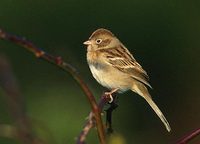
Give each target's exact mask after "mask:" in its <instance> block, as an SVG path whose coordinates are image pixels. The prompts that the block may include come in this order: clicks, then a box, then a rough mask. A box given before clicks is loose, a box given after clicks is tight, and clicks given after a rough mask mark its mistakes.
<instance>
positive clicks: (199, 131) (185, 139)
mask: <svg viewBox="0 0 200 144" xmlns="http://www.w3.org/2000/svg"><path fill="white" fill-rule="evenodd" d="M198 135H200V128H198V129H196V130H194V131H192V132H190V133H189V134H187V135H186V136H184V137H183V138H181V139H180V140H179V141H178V142H176V144H187V143H188V142H189V141H191V140H192V139H194V138H195V137H196V136H198Z"/></svg>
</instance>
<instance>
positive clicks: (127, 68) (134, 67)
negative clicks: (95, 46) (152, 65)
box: [106, 46, 152, 88]
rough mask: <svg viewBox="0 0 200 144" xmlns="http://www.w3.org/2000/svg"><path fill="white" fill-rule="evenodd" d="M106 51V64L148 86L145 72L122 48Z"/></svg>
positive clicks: (126, 50)
mask: <svg viewBox="0 0 200 144" xmlns="http://www.w3.org/2000/svg"><path fill="white" fill-rule="evenodd" d="M106 51H107V55H106V57H107V60H108V61H107V62H108V64H110V65H112V66H113V67H115V68H117V69H118V70H120V71H122V72H124V73H127V74H129V75H130V76H131V77H132V78H134V79H136V80H138V81H140V82H142V83H144V84H145V85H147V86H149V87H150V88H152V87H151V85H150V84H149V82H148V81H149V77H148V75H147V73H146V71H145V70H143V68H142V67H141V65H140V64H139V63H137V61H136V60H135V59H134V58H133V56H132V55H131V53H130V52H129V51H128V49H126V48H125V47H124V46H120V47H115V48H109V49H107V50H106Z"/></svg>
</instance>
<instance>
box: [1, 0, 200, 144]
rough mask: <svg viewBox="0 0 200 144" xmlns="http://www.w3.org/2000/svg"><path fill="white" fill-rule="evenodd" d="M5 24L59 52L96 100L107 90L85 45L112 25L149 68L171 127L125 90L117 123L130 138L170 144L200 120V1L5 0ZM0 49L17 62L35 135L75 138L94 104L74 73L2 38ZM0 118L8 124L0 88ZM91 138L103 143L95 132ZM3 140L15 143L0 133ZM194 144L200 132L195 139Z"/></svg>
mask: <svg viewBox="0 0 200 144" xmlns="http://www.w3.org/2000/svg"><path fill="white" fill-rule="evenodd" d="M0 27H1V28H3V29H4V30H6V31H9V32H12V33H14V34H17V35H21V36H25V37H26V38H27V39H29V40H31V41H32V42H33V43H35V44H36V45H37V46H39V47H41V48H43V49H44V50H45V51H47V52H49V53H51V54H53V55H57V56H62V57H63V59H64V60H65V61H67V62H69V63H71V64H72V65H73V66H74V67H76V68H77V70H78V71H79V72H80V74H81V75H82V77H83V79H84V80H85V81H86V82H87V84H88V86H89V87H90V88H91V90H92V92H93V93H94V94H95V96H96V98H97V100H98V99H99V97H100V95H101V94H102V92H103V90H104V88H102V87H101V86H100V85H99V84H98V83H97V82H96V81H95V80H94V79H93V77H92V75H91V73H90V71H89V69H88V66H87V62H86V49H85V47H84V46H83V44H82V43H83V41H85V40H87V39H88V37H89V36H90V34H91V33H92V32H93V31H94V30H95V29H97V28H100V27H103V28H107V29H110V30H111V31H112V32H113V33H114V34H115V35H116V36H117V37H118V38H119V39H120V40H121V41H122V42H123V43H124V44H125V45H126V46H127V47H128V48H129V50H130V51H131V52H132V53H133V55H134V57H135V58H136V59H137V61H138V62H139V63H140V64H141V65H142V66H143V67H144V69H145V70H146V71H147V72H148V74H149V76H150V80H151V82H150V83H151V85H152V86H153V88H154V89H153V90H151V91H150V93H151V94H152V96H153V99H154V100H155V102H156V103H157V104H158V106H159V107H160V109H161V110H162V111H163V113H164V114H165V116H166V117H167V119H168V121H169V122H170V124H171V127H172V132H171V133H168V132H167V131H166V130H165V128H164V126H163V124H162V123H161V122H160V120H159V119H158V118H157V116H156V115H155V114H154V112H153V111H152V110H151V108H150V107H149V106H148V104H147V103H146V102H145V101H144V100H143V99H142V98H141V97H139V96H138V95H136V94H134V93H132V92H126V93H124V94H121V95H120V97H119V107H118V109H117V110H116V111H115V112H114V116H113V126H114V129H115V131H116V133H117V134H119V135H120V136H122V137H123V138H124V139H125V141H126V143H127V144H147V143H152V144H169V143H173V142H174V141H176V140H177V139H178V138H180V137H181V136H182V135H184V134H186V133H187V132H190V131H191V130H193V129H196V128H198V127H199V126H200V95H199V90H200V72H199V71H200V1H198V0H196V1H195V0H191V1H188V0H182V1H179V0H165V1H160V0H123V1H122V0H121V1H120V0H110V1H108V0H107V1H102V0H96V1H95V0H84V1H83V0H82V1H81V0H57V1H55V0H40V1H39V0H1V1H0ZM0 54H1V55H5V56H6V57H7V58H8V59H9V61H10V62H11V64H12V69H13V71H14V73H15V76H16V77H17V80H18V83H19V85H20V90H21V93H22V95H23V98H24V101H25V105H26V113H27V115H28V116H30V117H31V118H32V119H34V121H35V124H34V125H35V127H36V128H35V129H36V133H37V134H38V135H40V136H41V137H46V139H49V137H50V138H51V141H50V143H55V144H64V143H67V144H73V143H75V138H76V137H77V136H78V134H79V132H80V131H81V129H82V127H83V125H84V123H85V118H86V117H87V115H88V113H89V111H90V106H89V103H88V101H87V99H86V97H85V95H84V94H83V92H82V91H81V90H80V88H79V86H78V85H77V84H76V82H75V81H74V80H73V79H72V77H71V76H70V75H69V74H66V73H65V72H63V71H61V70H60V69H58V68H57V67H55V66H53V65H50V64H48V63H47V62H45V61H41V60H39V59H36V58H35V57H34V55H32V54H31V53H29V52H27V51H26V50H24V49H23V48H21V47H19V46H16V45H15V44H12V43H10V42H6V41H2V40H0ZM103 118H104V117H103ZM0 122H1V123H8V124H9V123H11V120H10V116H9V114H8V108H7V105H6V103H5V99H4V97H3V93H2V90H0ZM11 124H12V123H11ZM41 127H45V130H44V128H43V129H42V128H41ZM87 140H88V143H89V144H91V143H92V144H96V143H98V138H97V134H96V130H92V131H91V132H90V134H89V136H88V138H87ZM0 143H1V144H16V143H17V142H16V141H15V140H12V139H8V138H2V137H1V138H0ZM197 143H200V138H199V137H198V138H196V139H195V140H193V141H192V142H191V144H197Z"/></svg>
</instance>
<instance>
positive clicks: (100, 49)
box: [84, 28, 171, 132]
mask: <svg viewBox="0 0 200 144" xmlns="http://www.w3.org/2000/svg"><path fill="white" fill-rule="evenodd" d="M84 44H85V45H87V61H88V65H89V67H90V70H91V72H92V75H93V77H94V78H95V79H96V80H97V81H98V82H99V83H100V84H101V85H102V86H104V87H106V88H108V89H110V90H111V91H110V92H108V93H107V94H109V95H110V96H112V93H114V92H118V93H121V92H124V91H127V90H132V91H133V92H135V93H137V94H139V95H140V96H142V97H143V98H144V99H145V100H146V101H147V102H148V103H149V105H150V106H151V107H152V109H153V110H154V111H155V113H156V114H157V115H158V117H159V118H160V119H161V121H162V122H163V124H164V125H165V127H166V129H167V131H169V132H170V130H171V128H170V125H169V123H168V121H167V120H166V118H165V116H164V115H163V113H162V112H161V111H160V109H159V108H158V106H157V105H156V104H155V103H154V101H153V100H152V98H151V95H150V94H149V92H148V89H147V88H146V86H148V87H150V88H151V86H150V84H149V82H148V80H149V77H148V75H147V73H146V71H145V70H144V69H143V68H142V67H141V65H140V64H139V63H138V62H137V61H136V60H135V58H134V57H133V55H132V54H131V53H130V52H129V51H128V49H127V48H126V47H125V46H124V45H123V44H122V43H121V42H120V41H119V39H117V37H115V36H114V35H113V33H112V32H110V31H109V30H106V29H102V28H101V29H97V30H96V31H95V32H93V33H92V35H91V36H90V38H89V40H88V41H86V42H84Z"/></svg>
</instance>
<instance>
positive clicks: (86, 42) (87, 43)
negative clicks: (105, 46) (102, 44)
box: [83, 40, 92, 45]
mask: <svg viewBox="0 0 200 144" xmlns="http://www.w3.org/2000/svg"><path fill="white" fill-rule="evenodd" d="M83 44H84V45H91V44H92V42H91V41H89V40H88V41H85V42H84V43H83Z"/></svg>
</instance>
